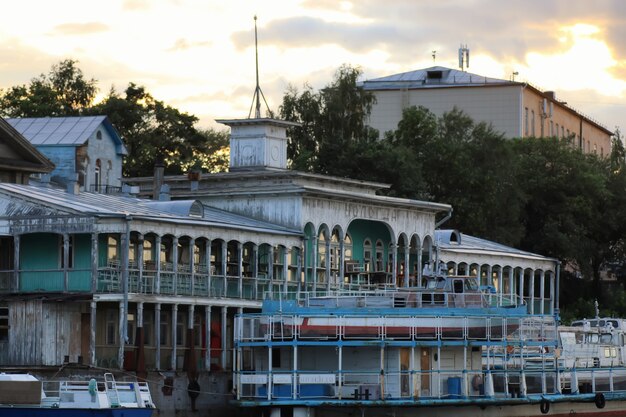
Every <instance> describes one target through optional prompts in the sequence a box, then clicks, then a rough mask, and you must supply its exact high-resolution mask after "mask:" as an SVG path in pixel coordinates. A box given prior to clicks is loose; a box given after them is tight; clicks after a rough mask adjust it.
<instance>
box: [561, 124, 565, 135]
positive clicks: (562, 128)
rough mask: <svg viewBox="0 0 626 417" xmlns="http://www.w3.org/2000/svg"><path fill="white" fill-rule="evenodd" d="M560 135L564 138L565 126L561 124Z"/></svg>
mask: <svg viewBox="0 0 626 417" xmlns="http://www.w3.org/2000/svg"><path fill="white" fill-rule="evenodd" d="M561 137H562V138H564V137H565V127H564V126H561Z"/></svg>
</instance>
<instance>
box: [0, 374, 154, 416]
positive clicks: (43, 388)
mask: <svg viewBox="0 0 626 417" xmlns="http://www.w3.org/2000/svg"><path fill="white" fill-rule="evenodd" d="M154 409H155V407H154V402H153V401H152V397H151V395H150V389H149V388H148V384H147V383H146V382H137V381H130V382H129V381H116V380H115V378H114V377H113V374H110V373H106V374H104V379H103V380H101V381H97V380H96V379H93V378H92V379H90V380H80V381H77V380H72V379H70V380H63V381H48V380H46V381H42V380H40V379H38V378H36V377H35V376H33V375H30V374H23V373H22V374H5V373H0V416H3V417H13V416H16V417H17V416H19V417H24V416H29V417H31V416H32V417H39V416H42V417H79V416H80V417H85V416H93V417H150V416H151V415H152V413H153V411H154Z"/></svg>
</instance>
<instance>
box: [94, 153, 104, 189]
mask: <svg viewBox="0 0 626 417" xmlns="http://www.w3.org/2000/svg"><path fill="white" fill-rule="evenodd" d="M101 168H102V167H101V162H100V160H99V159H96V169H95V172H94V179H93V185H94V189H95V190H96V191H100V181H101V179H100V177H101Z"/></svg>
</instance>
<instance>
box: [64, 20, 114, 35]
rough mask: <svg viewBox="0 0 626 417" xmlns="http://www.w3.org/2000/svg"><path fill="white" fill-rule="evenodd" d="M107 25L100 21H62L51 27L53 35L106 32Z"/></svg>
mask: <svg viewBox="0 0 626 417" xmlns="http://www.w3.org/2000/svg"><path fill="white" fill-rule="evenodd" d="M108 30H109V27H108V26H107V25H105V24H104V23H100V22H86V23H63V24H61V25H57V26H55V27H54V28H53V29H52V34H53V35H88V34H91V33H98V32H106V31H108Z"/></svg>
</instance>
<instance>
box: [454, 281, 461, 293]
mask: <svg viewBox="0 0 626 417" xmlns="http://www.w3.org/2000/svg"><path fill="white" fill-rule="evenodd" d="M453 290H454V292H455V293H462V292H463V281H462V280H460V279H455V280H454V289H453Z"/></svg>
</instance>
